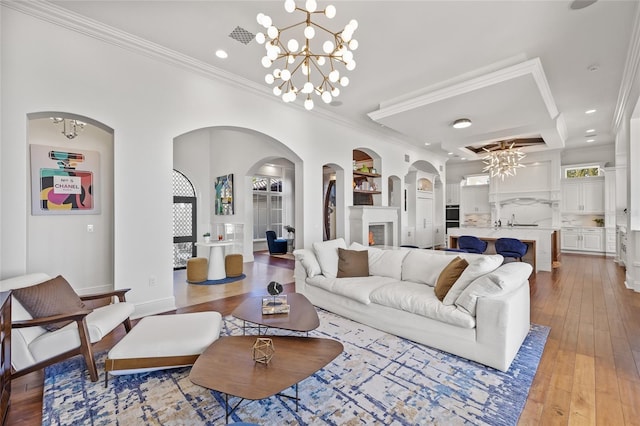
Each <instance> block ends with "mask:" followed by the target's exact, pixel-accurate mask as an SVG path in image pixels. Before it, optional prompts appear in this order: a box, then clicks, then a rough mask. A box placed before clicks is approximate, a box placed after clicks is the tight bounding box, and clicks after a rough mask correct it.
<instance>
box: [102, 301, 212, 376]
mask: <svg viewBox="0 0 640 426" xmlns="http://www.w3.org/2000/svg"><path fill="white" fill-rule="evenodd" d="M221 326H222V315H220V313H219V312H213V311H210V312H194V313H188V314H175V315H154V316H149V317H145V318H142V319H141V320H140V321H139V322H138V324H136V326H135V327H133V329H132V330H131V331H130V332H129V333H128V334H127V335H126V336H124V337H123V338H122V340H120V341H119V342H118V343H117V344H116V345H115V346H114V347H113V348H111V350H110V351H109V354H108V355H107V360H106V361H105V366H104V369H105V378H104V384H105V386H107V383H108V379H109V374H113V375H118V374H135V373H142V372H145V371H151V370H159V369H164V368H175V367H182V366H186V365H193V363H194V362H196V359H198V356H200V354H201V353H202V352H203V351H204V350H205V349H206V348H208V347H209V345H211V343H213V342H214V341H215V340H216V339H217V338H218V337H219V336H220V328H221Z"/></svg>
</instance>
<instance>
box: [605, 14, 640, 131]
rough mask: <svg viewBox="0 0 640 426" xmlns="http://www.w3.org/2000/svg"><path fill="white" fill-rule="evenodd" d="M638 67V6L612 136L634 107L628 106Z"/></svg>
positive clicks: (639, 44)
mask: <svg viewBox="0 0 640 426" xmlns="http://www.w3.org/2000/svg"><path fill="white" fill-rule="evenodd" d="M639 67H640V6H637V7H636V16H635V19H634V22H633V30H632V32H631V40H630V41H629V47H628V48H627V60H626V62H625V65H624V72H623V73H622V82H621V83H620V90H619V91H618V101H617V102H616V108H615V110H614V112H613V121H612V123H611V133H613V134H614V135H615V134H616V133H617V132H618V129H619V128H620V124H621V123H622V119H623V118H624V114H625V111H626V110H627V109H628V108H629V107H631V108H633V107H634V106H635V105H629V97H630V96H631V91H632V90H633V88H634V84H635V82H636V79H637V78H638V68H639Z"/></svg>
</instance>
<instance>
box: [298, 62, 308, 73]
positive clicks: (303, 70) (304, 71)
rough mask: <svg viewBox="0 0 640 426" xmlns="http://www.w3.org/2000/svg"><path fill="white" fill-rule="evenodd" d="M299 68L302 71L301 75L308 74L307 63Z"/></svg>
mask: <svg viewBox="0 0 640 426" xmlns="http://www.w3.org/2000/svg"><path fill="white" fill-rule="evenodd" d="M300 70H301V71H302V75H309V66H308V65H306V64H305V65H302V67H301V68H300Z"/></svg>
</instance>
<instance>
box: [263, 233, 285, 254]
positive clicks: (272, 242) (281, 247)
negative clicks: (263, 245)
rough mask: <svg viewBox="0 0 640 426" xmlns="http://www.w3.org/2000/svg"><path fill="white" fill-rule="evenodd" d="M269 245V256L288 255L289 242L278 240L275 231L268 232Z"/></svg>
mask: <svg viewBox="0 0 640 426" xmlns="http://www.w3.org/2000/svg"><path fill="white" fill-rule="evenodd" d="M266 236H267V245H268V246H269V254H286V253H287V240H285V239H284V238H277V236H276V233H275V231H267V232H266Z"/></svg>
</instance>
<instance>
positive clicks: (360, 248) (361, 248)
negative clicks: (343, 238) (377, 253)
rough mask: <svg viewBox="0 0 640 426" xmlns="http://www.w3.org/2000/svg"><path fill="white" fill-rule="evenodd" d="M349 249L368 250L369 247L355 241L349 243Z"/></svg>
mask: <svg viewBox="0 0 640 426" xmlns="http://www.w3.org/2000/svg"><path fill="white" fill-rule="evenodd" d="M349 250H357V251H364V250H369V247H367V246H363V245H362V244H360V243H356V242H353V243H351V245H350V246H349Z"/></svg>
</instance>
